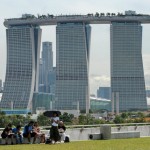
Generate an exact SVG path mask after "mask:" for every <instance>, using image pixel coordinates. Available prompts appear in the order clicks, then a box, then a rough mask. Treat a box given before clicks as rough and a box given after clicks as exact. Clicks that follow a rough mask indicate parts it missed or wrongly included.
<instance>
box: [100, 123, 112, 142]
mask: <svg viewBox="0 0 150 150" xmlns="http://www.w3.org/2000/svg"><path fill="white" fill-rule="evenodd" d="M100 133H101V134H102V139H104V140H108V139H111V126H109V125H102V126H100Z"/></svg>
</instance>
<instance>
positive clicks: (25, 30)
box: [1, 25, 41, 111]
mask: <svg viewBox="0 0 150 150" xmlns="http://www.w3.org/2000/svg"><path fill="white" fill-rule="evenodd" d="M6 36H7V68H6V78H5V87H4V92H3V96H2V101H1V108H2V109H24V110H26V111H30V110H31V108H32V97H33V92H34V91H36V92H37V91H38V75H39V73H38V72H39V52H40V42H41V29H40V28H39V27H38V26H35V27H33V26H30V25H26V26H25V25H24V26H21V25H20V26H15V25H14V26H9V28H8V29H7V30H6Z"/></svg>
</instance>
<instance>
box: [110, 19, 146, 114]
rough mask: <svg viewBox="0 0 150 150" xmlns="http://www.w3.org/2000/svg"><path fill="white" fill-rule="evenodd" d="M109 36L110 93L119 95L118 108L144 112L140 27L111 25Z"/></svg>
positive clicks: (125, 23)
mask: <svg viewBox="0 0 150 150" xmlns="http://www.w3.org/2000/svg"><path fill="white" fill-rule="evenodd" d="M110 34H111V37H110V41H111V90H112V92H113V93H114V95H116V94H115V93H118V95H119V109H120V111H128V110H146V109H147V102H146V92H145V81H144V72H143V61H142V52H141V47H142V26H141V24H140V23H139V22H133V21H132V22H129V21H128V22H121V21H120V22H112V24H111V26H110ZM114 99H116V97H114Z"/></svg>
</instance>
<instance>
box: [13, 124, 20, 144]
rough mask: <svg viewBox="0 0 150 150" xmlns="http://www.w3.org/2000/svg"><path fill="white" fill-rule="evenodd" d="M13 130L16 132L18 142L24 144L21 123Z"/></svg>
mask: <svg viewBox="0 0 150 150" xmlns="http://www.w3.org/2000/svg"><path fill="white" fill-rule="evenodd" d="M12 132H13V133H14V137H15V138H16V143H17V144H19V143H20V144H22V135H21V125H17V127H16V128H13V129H12Z"/></svg>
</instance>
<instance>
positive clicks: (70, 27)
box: [55, 23, 91, 110]
mask: <svg viewBox="0 0 150 150" xmlns="http://www.w3.org/2000/svg"><path fill="white" fill-rule="evenodd" d="M90 35H91V27H90V26H89V25H85V24H84V23H59V24H58V25H57V27H56V98H55V100H56V106H55V107H56V109H60V110H72V109H77V105H78V103H79V109H80V110H86V108H87V107H89V81H88V80H89V78H88V76H89V52H90Z"/></svg>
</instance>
